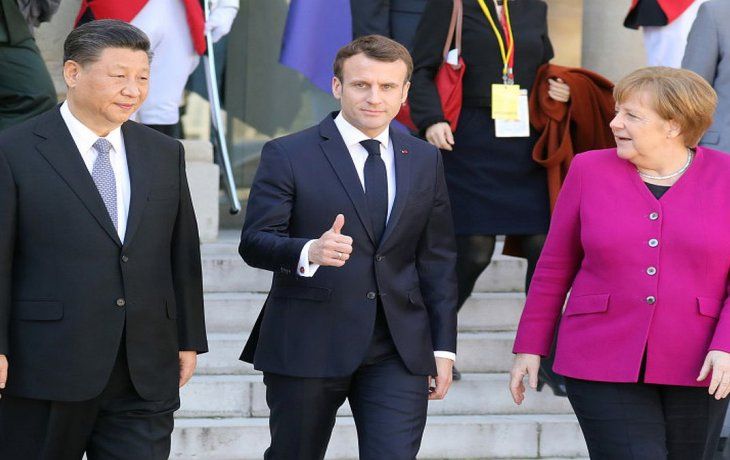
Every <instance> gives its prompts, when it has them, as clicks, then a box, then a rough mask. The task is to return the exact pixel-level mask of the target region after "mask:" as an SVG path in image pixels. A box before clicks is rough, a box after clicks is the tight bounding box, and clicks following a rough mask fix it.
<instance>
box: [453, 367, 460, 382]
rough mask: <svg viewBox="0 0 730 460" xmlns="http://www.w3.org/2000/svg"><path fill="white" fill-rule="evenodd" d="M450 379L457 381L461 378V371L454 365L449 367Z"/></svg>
mask: <svg viewBox="0 0 730 460" xmlns="http://www.w3.org/2000/svg"><path fill="white" fill-rule="evenodd" d="M451 380H453V381H457V380H461V372H459V370H458V369H457V368H456V366H454V367H452V368H451Z"/></svg>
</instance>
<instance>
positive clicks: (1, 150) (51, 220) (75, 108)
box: [0, 20, 207, 460]
mask: <svg viewBox="0 0 730 460" xmlns="http://www.w3.org/2000/svg"><path fill="white" fill-rule="evenodd" d="M148 73H149V42H148V40H147V37H146V36H145V35H144V34H143V33H142V32H141V31H140V30H139V29H137V28H135V27H133V26H131V25H129V24H126V23H123V22H121V21H113V20H108V21H96V22H93V23H90V24H87V25H84V26H83V27H79V28H78V29H76V30H74V31H73V32H71V34H69V36H68V38H67V39H66V42H65V44H64V69H63V75H64V79H65V81H66V84H67V86H68V98H67V100H66V101H65V102H64V103H63V104H62V105H61V106H60V107H57V108H55V109H53V110H51V111H49V112H46V113H44V114H42V115H40V116H38V117H36V118H33V119H31V120H28V121H26V122H24V123H22V124H19V125H17V126H14V127H12V128H9V129H8V130H6V131H4V132H3V133H2V134H0V225H1V228H0V388H3V390H2V399H0V458H2V459H3V460H34V459H43V460H50V459H53V460H56V459H62V460H65V459H69V460H71V459H74V460H79V459H81V458H82V456H83V454H84V452H85V453H86V455H87V458H88V459H89V460H94V459H110V458H120V459H121V458H125V459H126V458H128V459H135V460H136V459H166V458H167V457H168V455H169V451H170V434H171V432H172V428H173V412H174V411H175V410H176V409H177V408H178V407H179V397H178V388H179V386H182V385H184V384H185V383H186V382H187V380H188V379H189V378H190V376H191V375H192V373H193V370H194V368H195V362H196V354H197V353H199V352H204V351H206V350H207V342H206V335H205V325H204V319H203V301H202V282H201V266H200V248H199V243H198V233H197V226H196V222H195V216H194V213H193V207H192V203H191V201H190V193H189V190H188V185H187V181H186V178H185V162H184V155H183V150H182V146H181V145H180V143H179V142H177V141H175V140H173V139H171V138H169V137H167V136H164V135H162V134H160V133H158V132H156V131H154V130H152V129H149V128H146V127H144V126H141V125H138V124H136V123H133V122H128V121H127V119H128V118H129V116H130V115H132V113H133V112H134V111H135V110H136V109H137V107H139V105H140V104H141V103H142V101H144V98H145V96H146V94H147V84H148V83H147V80H148Z"/></svg>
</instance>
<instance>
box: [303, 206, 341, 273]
mask: <svg viewBox="0 0 730 460" xmlns="http://www.w3.org/2000/svg"><path fill="white" fill-rule="evenodd" d="M344 226H345V216H343V215H342V214H337V217H335V222H334V223H333V224H332V228H330V229H329V230H327V231H326V232H324V233H322V236H320V237H319V239H318V240H316V241H315V242H314V243H312V244H311V245H310V246H309V262H310V263H313V264H317V265H324V266H329V267H342V266H343V265H345V262H347V259H349V258H350V254H352V238H351V237H349V236H346V235H343V234H342V227H344Z"/></svg>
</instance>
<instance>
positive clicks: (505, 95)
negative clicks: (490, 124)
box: [492, 83, 520, 120]
mask: <svg viewBox="0 0 730 460" xmlns="http://www.w3.org/2000/svg"><path fill="white" fill-rule="evenodd" d="M519 103H520V86H519V85H499V84H496V83H495V84H493V85H492V118H494V119H495V120H517V119H518V117H519V114H518V111H519Z"/></svg>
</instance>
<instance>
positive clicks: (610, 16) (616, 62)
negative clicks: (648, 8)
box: [582, 0, 646, 81]
mask: <svg viewBox="0 0 730 460" xmlns="http://www.w3.org/2000/svg"><path fill="white" fill-rule="evenodd" d="M630 4H631V1H630V0H610V1H609V0H583V47H582V54H583V67H585V68H587V69H590V70H593V71H595V72H598V73H600V74H601V75H603V76H605V77H607V78H609V79H611V80H613V81H616V80H618V79H620V78H621V77H623V76H624V75H626V74H628V73H629V72H631V71H632V70H634V69H636V68H639V67H643V66H645V65H646V54H645V52H644V42H643V40H642V37H641V32H640V31H638V30H630V29H627V28H625V27H624V26H623V21H624V17H625V16H626V12H627V11H628V10H629V5H630Z"/></svg>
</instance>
